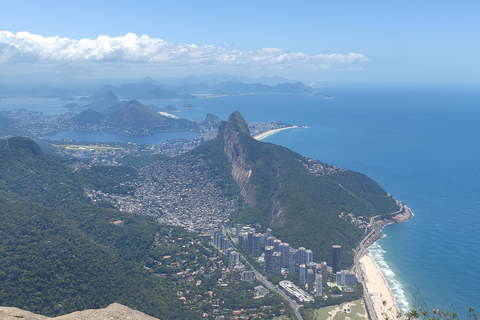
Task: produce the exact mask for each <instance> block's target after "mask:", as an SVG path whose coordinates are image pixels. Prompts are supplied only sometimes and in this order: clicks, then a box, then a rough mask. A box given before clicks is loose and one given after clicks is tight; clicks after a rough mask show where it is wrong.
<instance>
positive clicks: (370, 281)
mask: <svg viewBox="0 0 480 320" xmlns="http://www.w3.org/2000/svg"><path fill="white" fill-rule="evenodd" d="M360 263H361V267H362V271H363V276H364V280H365V286H366V289H367V292H368V295H369V296H370V299H371V301H372V303H373V307H374V309H375V313H376V314H377V319H379V320H383V319H385V318H386V317H388V319H397V318H398V315H399V314H400V310H399V309H398V307H397V305H396V304H395V298H394V297H393V294H392V292H391V291H390V288H389V287H388V285H387V282H386V281H385V278H384V277H383V275H382V274H381V273H380V270H378V268H377V266H376V265H375V262H373V259H372V258H371V257H370V256H369V255H364V256H363V257H362V258H361V259H360Z"/></svg>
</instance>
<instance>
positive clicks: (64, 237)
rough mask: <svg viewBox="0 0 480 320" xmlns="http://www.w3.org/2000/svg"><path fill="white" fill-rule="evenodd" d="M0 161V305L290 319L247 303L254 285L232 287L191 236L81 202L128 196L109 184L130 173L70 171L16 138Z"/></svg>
mask: <svg viewBox="0 0 480 320" xmlns="http://www.w3.org/2000/svg"><path fill="white" fill-rule="evenodd" d="M213 144H214V145H215V144H216V142H214V143H213ZM216 152H218V150H217V149H215V147H213V148H211V149H205V150H204V151H203V153H202V155H201V156H204V157H206V156H210V155H211V154H212V153H216ZM0 161H1V162H2V166H0V219H1V220H2V224H1V225H0V239H2V240H1V242H0V270H1V271H0V281H1V283H2V286H0V305H2V306H13V307H18V308H22V309H25V310H29V311H32V312H35V313H39V314H43V315H47V316H58V315H62V314H66V313H70V312H73V311H76V310H82V309H90V308H102V307H106V306H108V305H109V304H111V303H113V302H119V303H121V304H124V305H126V306H128V307H131V308H133V309H138V310H140V311H142V312H145V313H147V314H150V315H152V316H155V317H158V318H160V319H198V318H201V317H202V315H203V314H204V313H205V314H208V317H209V318H212V317H213V318H214V317H216V316H218V315H233V313H234V311H235V310H236V311H235V312H240V313H241V314H244V315H245V314H247V312H248V313H250V312H251V313H257V314H258V315H259V316H260V317H261V318H264V319H271V318H273V317H275V316H280V315H282V314H286V315H288V314H290V313H291V311H290V309H289V308H287V307H285V305H284V302H283V300H282V299H281V298H279V297H278V296H277V295H276V294H272V293H268V294H266V295H265V296H264V297H258V298H255V299H252V297H253V295H254V290H253V289H254V288H253V287H254V285H257V283H254V284H253V283H247V282H243V281H240V274H239V273H238V272H233V269H232V268H231V267H230V266H229V261H228V259H227V258H226V257H225V256H224V255H220V254H218V252H217V251H216V250H215V249H213V248H212V246H211V245H210V244H209V243H208V242H207V241H206V240H204V239H203V238H202V237H200V236H199V235H198V234H196V233H190V232H187V231H185V230H184V229H182V228H177V227H166V226H162V225H159V224H157V223H156V222H155V221H154V220H153V218H150V217H145V216H138V215H132V214H128V213H122V212H119V211H117V210H114V209H112V208H111V205H109V204H108V203H103V202H100V203H95V204H93V203H90V201H89V200H88V199H87V198H86V197H85V194H84V190H83V189H84V188H85V187H86V188H95V189H100V190H103V191H105V192H113V193H123V192H130V191H131V190H128V188H126V189H122V188H118V187H115V186H120V187H121V186H122V185H123V186H125V182H126V181H128V180H131V179H134V178H136V177H137V171H136V170H135V169H133V168H130V167H126V166H121V167H104V166H92V167H90V168H89V169H87V170H81V171H77V172H72V171H71V170H70V169H68V168H67V167H66V166H65V165H64V164H63V163H62V162H61V161H60V160H59V159H57V158H55V157H52V156H50V155H47V154H44V153H43V152H42V150H41V149H40V148H39V147H38V146H37V145H36V144H35V143H34V142H33V141H31V140H29V139H25V138H12V139H9V140H8V143H7V142H6V141H5V140H3V141H0ZM212 161H214V162H215V163H216V164H220V165H219V166H216V167H215V168H216V169H215V170H216V171H215V170H212V172H211V174H213V175H217V174H219V175H222V174H226V172H225V170H223V171H222V168H223V167H222V165H223V166H224V167H225V165H226V164H225V159H222V158H220V159H214V160H212ZM226 181H227V182H226V183H228V182H230V183H231V182H232V180H226ZM233 183H234V184H232V186H231V190H232V191H231V192H232V193H235V192H236V191H234V190H237V189H235V188H238V187H237V186H236V183H235V182H234V181H233ZM225 187H227V186H225ZM114 222H115V223H114ZM247 310H248V311H247Z"/></svg>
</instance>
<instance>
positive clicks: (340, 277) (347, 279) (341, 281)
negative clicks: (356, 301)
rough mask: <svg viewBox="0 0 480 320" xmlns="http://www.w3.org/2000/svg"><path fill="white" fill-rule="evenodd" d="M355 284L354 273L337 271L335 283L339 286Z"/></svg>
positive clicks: (351, 286) (352, 285)
mask: <svg viewBox="0 0 480 320" xmlns="http://www.w3.org/2000/svg"><path fill="white" fill-rule="evenodd" d="M356 284H357V277H356V275H355V273H351V272H345V271H341V272H337V285H338V286H341V287H349V288H353V287H354V286H355V285H356Z"/></svg>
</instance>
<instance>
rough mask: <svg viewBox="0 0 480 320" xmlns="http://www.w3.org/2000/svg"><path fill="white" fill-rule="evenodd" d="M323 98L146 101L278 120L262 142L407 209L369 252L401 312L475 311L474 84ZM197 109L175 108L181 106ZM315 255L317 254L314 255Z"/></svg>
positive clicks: (478, 168)
mask: <svg viewBox="0 0 480 320" xmlns="http://www.w3.org/2000/svg"><path fill="white" fill-rule="evenodd" d="M321 91H322V94H324V95H328V96H332V97H333V98H334V99H322V98H321V97H320V96H308V95H282V94H272V95H245V96H228V97H217V98H210V99H199V100H189V101H182V100H174V101H165V100H156V101H149V102H148V103H153V104H155V105H157V106H159V107H162V106H164V105H167V104H171V105H173V106H174V107H177V108H179V110H180V112H179V113H176V114H175V115H176V116H179V117H184V118H188V119H204V118H205V116H206V114H207V113H212V114H214V115H217V116H219V117H220V118H222V119H224V120H226V119H227V118H228V116H229V115H230V114H231V112H232V111H234V110H238V111H240V112H241V113H242V115H243V116H244V118H245V119H246V120H247V121H248V122H263V121H283V122H287V123H290V124H294V125H299V126H307V128H299V129H291V130H285V131H282V132H279V133H277V134H275V135H272V136H269V137H267V138H266V139H264V140H263V141H265V142H271V143H275V144H280V145H283V146H285V147H287V148H290V149H292V150H294V151H296V152H298V153H301V154H304V155H306V156H308V157H312V158H316V159H319V160H321V161H323V162H326V163H330V164H334V165H336V166H339V167H343V168H347V169H350V170H354V171H359V172H362V173H364V174H366V175H368V176H369V177H371V178H372V179H374V180H375V181H377V182H378V183H379V184H380V185H381V186H382V187H383V188H384V189H385V190H386V191H387V192H389V193H391V194H392V195H393V196H394V197H395V198H397V199H399V200H401V201H403V202H404V203H405V204H406V205H407V206H408V207H409V208H411V210H412V211H413V213H414V214H415V216H414V218H413V219H411V220H410V221H408V222H407V223H402V224H394V225H389V226H387V227H385V228H384V234H385V237H384V238H382V239H380V240H379V241H378V242H377V243H376V244H374V245H373V246H372V247H371V248H370V249H371V254H372V257H373V258H374V260H375V262H376V264H377V265H378V266H379V267H380V270H381V271H382V273H383V274H384V276H385V277H386V279H387V282H388V284H389V286H390V287H391V289H392V291H393V293H394V295H395V297H396V301H397V304H398V305H399V307H400V308H401V310H402V311H403V312H405V311H407V310H408V309H410V308H413V307H416V306H423V307H426V308H428V309H431V308H438V309H444V310H449V311H453V310H455V311H456V312H458V313H459V314H460V315H461V316H462V317H463V318H468V308H469V307H476V308H477V309H479V310H480V293H479V291H478V288H480V275H479V271H480V267H479V266H480V252H479V251H480V232H479V230H480V145H479V144H480V90H478V88H477V87H475V86H472V85H420V84H418V85H404V84H403V85H393V84H392V85H384V84H377V85H355V84H338V85H328V86H324V87H323V88H322V89H321ZM187 103H189V104H193V105H194V106H195V107H196V108H195V109H181V108H180V107H181V106H183V105H185V104H187ZM319 259H321V257H319Z"/></svg>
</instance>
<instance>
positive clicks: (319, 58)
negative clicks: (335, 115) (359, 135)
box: [0, 0, 480, 83]
mask: <svg viewBox="0 0 480 320" xmlns="http://www.w3.org/2000/svg"><path fill="white" fill-rule="evenodd" d="M0 21H1V24H0V74H3V75H20V74H28V73H32V72H58V73H62V74H66V75H74V76H81V77H94V78H111V77H122V78H136V77H145V76H151V77H153V78H160V77H166V76H174V77H175V76H178V77H180V76H186V75H190V74H209V73H230V74H238V75H242V76H249V77H253V78H255V77H259V76H275V75H276V76H281V77H286V78H290V79H298V80H302V81H324V82H329V81H343V82H447V83H448V82H451V83H479V82H480V62H479V61H478V59H479V57H480V43H479V41H478V39H480V24H479V23H478V21H480V3H479V2H478V1H460V2H457V3H455V4H454V3H451V2H446V1H420V2H419V1H415V2H414V1H401V2H385V1H365V2H346V1H330V2H324V1H303V2H300V3H295V4H294V3H293V2H290V1H288V2H287V1H275V2H273V1H242V2H235V3H233V2H220V1H202V2H196V1H181V2H175V3H173V2H163V1H136V2H131V1H116V2H115V3H113V2H103V1H90V0H87V1H82V2H81V3H80V2H75V3H74V2H69V1H65V2H60V1H41V2H37V1H10V0H4V1H2V4H1V10H0Z"/></svg>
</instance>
